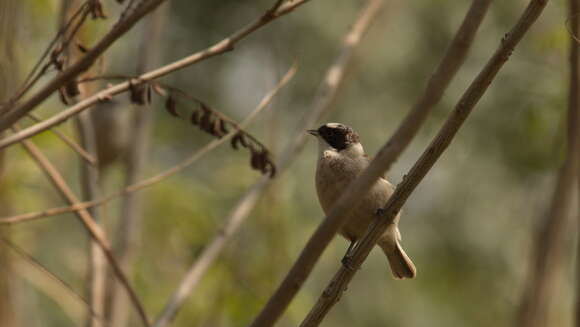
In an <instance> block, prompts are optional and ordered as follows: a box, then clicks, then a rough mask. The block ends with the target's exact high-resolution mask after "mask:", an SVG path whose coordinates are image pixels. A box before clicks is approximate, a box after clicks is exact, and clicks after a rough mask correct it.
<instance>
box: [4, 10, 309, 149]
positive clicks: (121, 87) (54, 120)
mask: <svg viewBox="0 0 580 327" xmlns="http://www.w3.org/2000/svg"><path fill="white" fill-rule="evenodd" d="M151 1H155V3H158V2H160V1H163V0H151ZM308 1H310V0H294V1H291V2H286V3H285V4H284V5H282V6H281V7H280V8H279V9H278V11H276V12H275V13H273V14H269V15H262V16H260V18H258V19H256V20H255V21H254V22H252V23H250V24H249V25H248V26H246V27H244V28H242V29H240V30H239V31H237V32H235V33H234V34H232V35H230V36H229V37H227V38H225V39H223V40H221V41H220V42H218V43H216V44H214V45H213V46H211V47H209V48H207V49H204V50H202V51H199V52H197V53H194V54H192V55H191V56H189V57H186V58H183V59H181V60H178V61H175V62H173V63H171V64H168V65H166V66H163V67H161V68H159V69H156V70H153V71H150V72H148V73H146V74H143V75H140V76H139V77H137V78H136V79H134V80H133V81H135V83H137V84H139V83H144V82H147V81H150V80H154V79H157V78H159V77H162V76H165V75H167V74H169V73H172V72H174V71H177V70H179V69H182V68H185V67H187V66H190V65H192V64H195V63H197V62H200V61H203V60H205V59H208V58H211V57H213V56H216V55H219V54H222V53H225V52H227V51H229V50H231V49H232V48H233V46H234V45H235V44H236V43H237V42H239V41H240V40H242V39H244V38H245V37H246V36H248V35H249V34H251V33H252V32H254V31H256V30H257V29H259V28H261V27H263V26H265V25H267V24H268V23H269V22H271V21H273V20H275V19H277V18H279V17H281V16H284V15H286V14H288V13H290V12H292V11H293V10H294V9H296V8H298V7H299V6H301V5H303V4H304V3H306V2H308ZM122 24H123V25H125V24H126V21H123V22H122ZM112 32H113V31H112ZM96 48H97V46H96V47H95V48H93V50H95V49H96ZM93 50H92V51H93ZM86 57H87V56H85V57H83V61H84V59H85V58H86ZM76 66H78V65H75V66H74V67H76ZM74 67H71V69H72V68H74ZM79 73H80V72H79ZM64 75H65V74H64V73H63V74H62V75H61V76H64ZM69 75H70V74H69ZM76 75H78V74H76ZM76 75H74V76H76ZM57 82H58V81H54V82H53V83H51V84H57ZM135 83H133V84H131V81H125V82H122V83H119V84H117V85H113V86H111V87H109V88H107V89H105V90H102V91H101V92H98V93H97V94H95V95H93V96H91V97H89V98H87V99H85V100H83V101H81V102H79V103H77V104H76V105H74V106H72V107H70V108H68V109H66V110H63V111H61V112H60V113H58V114H56V115H54V116H53V117H51V118H49V119H47V120H45V121H44V122H43V123H39V124H36V125H33V126H30V127H28V128H26V129H24V130H22V131H20V132H18V133H15V134H13V135H10V136H8V137H6V138H4V139H2V140H0V149H3V148H5V147H7V146H9V145H12V144H14V143H17V142H19V141H20V140H23V139H25V138H28V137H31V136H33V135H36V134H38V133H40V132H42V131H44V130H46V129H47V128H50V127H52V126H55V125H58V124H60V123H62V122H64V121H65V120H67V119H69V118H70V117H72V116H74V115H76V114H78V113H79V112H82V111H84V110H86V109H88V108H90V107H91V106H93V105H95V104H97V103H98V102H101V101H105V100H107V99H110V98H111V97H112V96H114V95H117V94H119V93H122V92H126V91H128V90H129V89H130V87H131V85H135ZM61 84H62V81H61V82H60V84H59V86H60V85H61ZM55 90H56V89H55ZM53 91H54V90H52V91H51V92H50V93H52V92H53ZM45 93H46V92H45ZM48 95H50V94H48ZM48 95H46V97H47V96H48ZM46 97H43V98H42V99H37V100H35V101H33V100H34V98H32V99H31V100H29V101H28V102H26V103H25V104H23V105H21V106H19V107H18V108H15V109H14V110H13V111H12V112H14V113H13V114H11V115H10V116H8V115H6V116H3V117H2V119H0V131H2V130H4V129H6V127H10V126H11V125H12V124H13V123H14V122H15V121H16V120H18V119H20V117H21V114H20V112H22V113H24V114H25V113H27V112H28V111H30V110H32V109H33V108H34V106H36V105H37V104H38V103H40V102H41V101H43V100H44V99H45V98H46ZM36 98H39V97H36Z"/></svg>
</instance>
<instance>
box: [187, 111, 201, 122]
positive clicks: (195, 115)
mask: <svg viewBox="0 0 580 327" xmlns="http://www.w3.org/2000/svg"><path fill="white" fill-rule="evenodd" d="M200 119H201V112H199V111H198V110H196V111H194V112H192V113H191V117H190V119H189V120H190V121H191V123H192V124H193V125H199V121H200Z"/></svg>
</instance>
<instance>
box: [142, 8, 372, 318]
mask: <svg viewBox="0 0 580 327" xmlns="http://www.w3.org/2000/svg"><path fill="white" fill-rule="evenodd" d="M369 4H370V6H369V7H365V8H364V9H363V11H362V12H361V15H360V16H359V17H358V19H357V21H356V22H355V24H354V25H353V26H352V28H351V30H350V31H349V32H348V33H347V35H346V36H345V38H344V41H343V47H342V49H341V51H340V54H339V56H338V57H337V59H336V61H335V62H334V63H333V65H332V66H331V67H330V69H329V70H328V72H327V75H326V77H325V79H324V80H323V82H322V84H321V87H320V88H319V90H318V92H317V94H316V97H315V101H314V103H313V107H312V110H311V111H310V112H309V113H308V114H307V115H306V116H305V119H304V122H303V123H301V124H299V126H300V128H299V129H298V130H297V131H296V135H295V136H294V137H293V138H292V139H293V141H292V142H291V143H289V144H288V145H287V147H286V149H285V150H284V151H282V153H284V154H285V157H284V158H282V159H281V161H280V164H279V173H282V172H283V171H284V170H285V169H286V168H288V167H289V166H290V163H291V162H292V161H293V160H294V158H296V155H297V154H298V153H299V152H300V150H301V149H302V148H303V146H304V144H305V141H306V133H304V126H310V125H313V124H314V123H315V122H316V121H317V120H318V119H319V118H320V116H322V114H323V113H325V112H327V111H328V110H329V109H330V108H331V106H330V104H331V103H332V99H334V98H335V95H336V92H337V90H338V88H339V86H340V85H341V82H342V80H343V76H344V71H345V69H346V67H347V64H348V63H350V61H351V60H350V59H351V58H352V55H353V50H354V48H355V47H356V46H357V45H358V44H359V42H360V40H361V38H362V36H363V35H364V33H365V32H366V31H367V29H368V28H369V26H370V23H371V21H372V19H373V17H374V16H375V15H376V14H377V12H378V11H379V9H380V7H381V5H382V1H381V0H370V1H369ZM271 183H272V179H270V178H268V177H266V176H263V177H262V178H260V179H259V180H258V181H257V182H256V183H255V184H254V185H253V186H251V187H250V189H248V191H247V192H246V193H245V194H244V195H243V196H242V197H241V198H240V200H239V201H238V202H237V204H236V205H235V207H234V208H233V209H232V210H231V211H230V213H229V214H228V216H227V218H226V219H225V223H224V225H223V227H222V228H220V230H219V231H218V232H217V233H216V235H215V236H214V238H213V239H212V240H211V241H210V242H209V243H208V245H207V246H205V248H204V249H203V251H202V253H201V254H200V255H199V257H198V258H197V260H196V261H195V262H193V264H192V265H191V266H190V268H189V269H188V271H187V272H186V273H185V275H184V276H183V278H182V279H181V282H180V283H179V285H178V287H177V289H176V290H175V291H174V293H173V294H172V295H171V298H170V299H169V301H168V302H167V304H166V305H165V307H164V309H163V311H162V312H161V314H160V315H159V317H158V318H157V319H156V321H155V323H154V324H153V326H154V327H164V326H166V325H167V324H168V323H169V322H170V321H171V320H172V319H173V318H174V317H175V315H176V314H177V313H178V311H179V309H180V308H181V307H182V306H183V304H184V302H185V300H186V299H187V298H188V297H189V296H190V295H191V293H192V292H193V291H194V289H195V288H196V286H197V285H198V284H199V282H200V280H201V278H202V277H203V276H204V275H205V273H206V272H207V270H208V268H209V267H210V266H211V265H212V263H213V262H214V261H215V260H216V259H217V257H218V255H219V254H220V252H221V251H222V250H223V248H224V246H225V245H226V244H227V242H228V241H229V240H230V239H231V238H232V236H233V235H234V234H235V232H236V231H237V230H238V229H239V228H240V226H241V225H242V223H243V222H244V220H245V219H246V218H247V217H248V215H249V214H250V212H251V211H252V209H253V208H254V207H255V205H256V203H257V202H258V200H259V199H260V197H261V196H262V195H263V194H264V192H265V191H266V190H267V188H268V186H270V185H271Z"/></svg>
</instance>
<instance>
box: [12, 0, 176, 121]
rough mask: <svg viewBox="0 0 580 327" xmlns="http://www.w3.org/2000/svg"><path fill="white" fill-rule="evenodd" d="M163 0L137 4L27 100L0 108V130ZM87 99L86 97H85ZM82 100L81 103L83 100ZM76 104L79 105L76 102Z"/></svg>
mask: <svg viewBox="0 0 580 327" xmlns="http://www.w3.org/2000/svg"><path fill="white" fill-rule="evenodd" d="M163 1H165V0H149V1H147V2H146V3H145V4H143V5H142V6H139V7H138V8H137V9H136V10H135V11H133V12H132V13H131V15H130V16H128V17H126V18H125V19H124V20H123V21H121V22H119V23H118V24H117V25H115V26H114V27H113V29H112V30H111V31H110V32H109V33H107V35H105V36H104V37H103V38H102V39H101V41H99V42H98V43H97V44H96V45H95V46H94V47H93V48H92V49H90V50H89V51H88V52H87V53H85V55H84V56H83V57H82V59H80V60H79V61H77V62H75V63H74V64H73V65H71V66H70V67H69V68H67V69H66V70H65V71H63V72H62V73H61V74H59V75H57V76H56V77H54V78H53V79H52V80H51V81H50V82H49V83H48V84H47V85H46V86H44V87H43V88H42V89H41V90H39V91H38V92H37V93H36V94H34V95H33V96H31V97H30V99H28V100H27V101H25V102H24V103H22V104H20V105H16V106H15V107H14V108H9V109H8V110H6V109H0V112H2V111H5V112H6V113H4V114H3V115H2V116H1V119H0V131H5V130H7V129H8V128H10V127H11V126H12V125H13V124H14V123H16V122H17V121H18V120H19V119H21V118H22V117H24V116H25V115H26V114H27V113H29V112H30V111H32V110H33V109H34V108H35V107H36V106H38V105H39V104H41V103H42V102H43V101H44V100H46V98H48V97H49V96H50V95H51V94H52V93H54V91H56V90H58V89H59V88H61V87H62V86H63V85H65V84H66V83H68V82H69V81H71V80H72V79H74V78H75V77H77V76H78V75H79V74H81V73H82V72H84V71H85V70H87V69H88V68H89V67H90V66H91V65H92V64H93V62H94V61H95V60H96V59H97V58H98V57H99V56H100V55H101V54H103V52H105V50H107V49H108V48H109V47H110V46H111V45H112V44H113V43H114V42H115V41H117V40H118V39H119V38H120V37H121V36H123V35H124V34H125V33H126V32H127V31H129V30H130V29H131V27H133V25H135V24H136V23H137V22H138V21H139V20H140V19H141V18H143V16H145V15H146V14H148V13H149V12H151V11H152V10H154V9H155V8H156V7H157V6H158V5H160V4H161V3H162V2H163ZM87 100H88V99H87ZM85 101H86V100H85ZM85 101H82V102H81V103H83V102H85ZM77 105H80V103H79V104H77Z"/></svg>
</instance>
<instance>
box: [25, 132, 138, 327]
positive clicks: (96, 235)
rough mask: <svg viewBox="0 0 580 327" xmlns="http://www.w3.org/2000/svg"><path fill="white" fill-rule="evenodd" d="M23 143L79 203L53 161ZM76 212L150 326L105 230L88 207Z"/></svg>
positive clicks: (71, 200) (67, 195) (68, 196)
mask: <svg viewBox="0 0 580 327" xmlns="http://www.w3.org/2000/svg"><path fill="white" fill-rule="evenodd" d="M21 143H22V145H23V147H24V149H25V150H26V151H27V152H28V154H30V156H31V157H32V158H33V159H34V161H35V162H36V163H37V164H38V166H39V167H40V168H41V169H42V171H43V172H44V173H45V174H46V175H47V177H48V178H49V179H50V181H51V182H52V184H53V185H54V186H55V188H56V189H57V190H58V192H59V193H60V194H61V196H62V197H63V198H64V199H65V200H66V201H67V202H69V203H70V204H71V205H75V204H78V203H79V200H78V199H77V197H76V196H75V195H74V193H73V192H72V190H71V188H70V187H69V186H68V185H67V183H66V181H65V180H64V178H63V177H62V175H61V174H60V173H59V172H58V170H57V169H56V168H55V167H54V166H53V165H52V163H50V161H49V160H48V158H46V157H45V156H44V154H42V152H41V151H40V150H39V149H38V148H37V147H36V146H35V145H34V144H33V143H32V142H30V141H27V140H24V141H22V142H21ZM75 213H76V215H77V217H78V218H79V220H80V222H81V223H82V224H83V226H84V227H85V228H86V230H87V231H88V232H89V234H90V235H91V238H92V239H93V240H95V241H96V242H97V243H98V244H99V246H100V247H101V249H102V250H103V253H104V254H105V257H106V258H107V260H108V261H109V264H110V265H111V267H112V268H113V271H114V273H115V276H117V278H119V281H120V282H121V283H122V284H123V287H124V288H125V289H126V291H127V293H128V294H129V297H130V298H131V301H132V303H133V305H134V306H135V308H136V309H137V312H138V313H139V317H140V318H141V320H142V322H143V324H144V325H145V326H149V321H148V319H147V316H146V314H145V310H144V309H143V306H142V305H141V302H140V301H139V298H138V297H137V294H136V293H135V291H134V290H133V288H132V287H131V286H130V284H129V280H128V279H127V277H126V276H125V274H124V273H123V271H122V270H121V268H120V267H119V264H118V263H117V260H116V259H115V257H114V255H113V253H112V251H111V246H110V244H109V241H108V240H107V239H106V237H105V234H104V232H103V230H102V229H101V227H100V226H99V225H97V224H96V223H95V222H94V220H93V218H92V217H91V215H90V213H89V212H88V211H87V210H86V209H80V210H78V211H76V212H75Z"/></svg>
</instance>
